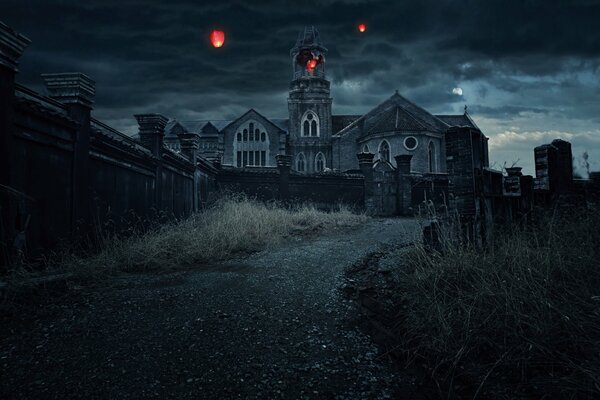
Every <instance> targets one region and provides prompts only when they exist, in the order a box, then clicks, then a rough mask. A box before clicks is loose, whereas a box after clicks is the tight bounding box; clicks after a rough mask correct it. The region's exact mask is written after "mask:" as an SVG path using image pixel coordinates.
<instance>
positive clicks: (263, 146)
mask: <svg viewBox="0 0 600 400" xmlns="http://www.w3.org/2000/svg"><path fill="white" fill-rule="evenodd" d="M236 138H237V140H234V141H233V163H232V164H233V165H235V166H237V167H238V168H243V167H246V166H251V167H264V166H269V157H270V149H269V135H268V134H267V130H266V128H265V127H264V125H262V124H261V123H260V122H257V121H253V120H250V121H248V122H246V123H244V124H241V125H240V126H239V127H238V131H237V133H236Z"/></svg>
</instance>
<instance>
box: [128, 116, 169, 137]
mask: <svg viewBox="0 0 600 400" xmlns="http://www.w3.org/2000/svg"><path fill="white" fill-rule="evenodd" d="M134 117H135V119H136V121H137V123H138V125H139V126H140V128H144V129H151V130H155V131H160V132H163V133H164V129H165V126H167V122H168V121H169V119H168V118H167V117H165V116H164V115H162V114H136V115H134Z"/></svg>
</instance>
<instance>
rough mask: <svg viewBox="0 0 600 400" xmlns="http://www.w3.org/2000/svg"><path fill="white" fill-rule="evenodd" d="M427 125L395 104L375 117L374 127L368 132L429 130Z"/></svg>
mask: <svg viewBox="0 0 600 400" xmlns="http://www.w3.org/2000/svg"><path fill="white" fill-rule="evenodd" d="M427 130H428V128H427V126H426V125H425V124H424V123H423V122H421V121H419V120H418V119H417V118H415V117H413V116H412V115H411V114H410V113H408V112H407V111H406V110H405V109H404V108H402V107H400V106H395V107H392V108H389V109H387V110H386V111H384V112H382V113H381V114H379V115H378V116H376V117H375V122H374V123H373V125H372V127H371V128H370V129H369V130H367V132H366V134H367V135H369V134H372V133H378V132H394V131H427Z"/></svg>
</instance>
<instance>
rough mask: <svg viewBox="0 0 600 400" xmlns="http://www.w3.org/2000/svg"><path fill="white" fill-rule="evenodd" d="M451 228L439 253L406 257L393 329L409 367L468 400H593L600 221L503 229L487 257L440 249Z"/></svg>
mask: <svg viewBox="0 0 600 400" xmlns="http://www.w3.org/2000/svg"><path fill="white" fill-rule="evenodd" d="M452 226H453V224H449V225H442V231H444V229H445V228H446V229H445V232H441V233H440V237H441V238H442V240H443V242H442V245H441V250H439V251H436V250H431V249H430V248H426V247H424V246H418V247H417V248H416V249H414V250H413V251H412V252H410V253H408V255H407V260H406V264H407V266H408V268H407V270H406V272H405V274H404V275H403V277H402V279H401V280H400V283H399V285H400V290H401V292H402V303H403V304H402V307H403V310H402V312H401V313H400V314H399V315H398V319H397V325H396V333H397V335H398V337H399V339H400V343H401V348H402V350H403V351H404V354H405V355H406V356H407V360H409V361H415V362H419V363H424V364H425V365H426V366H427V368H429V370H430V373H431V376H432V377H433V378H434V379H435V380H436V381H437V382H438V383H439V384H440V387H442V386H444V387H445V388H446V389H448V390H452V389H456V388H459V387H461V386H462V387H465V386H468V387H471V388H473V391H472V392H471V393H470V396H473V397H480V398H482V397H483V398H488V397H490V394H489V393H490V391H492V392H493V393H495V394H494V395H493V396H492V397H494V398H514V397H516V393H522V394H523V395H525V396H531V395H533V396H535V398H541V397H543V396H544V395H546V396H549V397H547V398H593V397H594V396H596V395H598V394H599V393H600V250H599V245H598V244H599V243H600V228H599V227H600V217H599V215H598V214H597V213H594V212H589V211H584V212H582V213H580V214H577V215H572V216H569V218H565V217H563V218H558V217H556V218H548V219H547V220H545V221H543V222H538V223H537V224H536V225H535V226H531V227H527V228H523V227H516V226H511V227H505V228H504V229H500V230H497V231H496V233H495V237H494V239H493V243H491V244H490V246H488V247H486V248H485V249H476V248H474V247H473V246H470V245H469V244H468V243H465V242H461V241H460V240H444V238H450V237H451V236H452V235H449V234H448V232H451V231H452ZM502 388H504V389H506V390H507V391H506V392H502V390H503V389H502ZM484 393H487V395H486V394H484ZM502 393H504V394H502Z"/></svg>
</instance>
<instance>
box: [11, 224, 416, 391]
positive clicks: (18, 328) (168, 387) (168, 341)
mask: <svg viewBox="0 0 600 400" xmlns="http://www.w3.org/2000/svg"><path fill="white" fill-rule="evenodd" d="M417 231H418V228H417V224H416V222H415V221H413V220H408V219H390V220H370V221H369V222H368V223H367V224H365V225H363V226H361V227H359V228H352V229H350V230H338V231H333V232H330V233H327V234H324V235H322V236H320V237H318V238H312V239H301V238H296V239H290V241H288V242H287V243H286V244H284V245H283V246H280V247H278V248H276V249H270V250H267V251H263V252H261V253H256V254H253V255H251V256H249V257H247V258H244V259H239V260H233V261H230V262H227V263H226V264H224V265H219V266H215V267H213V268H203V269H202V270H198V271H188V272H178V273H172V274H162V275H156V274H154V275H149V274H148V275H139V274H138V275H130V276H126V277H120V278H118V279H114V280H113V281H111V282H110V284H108V285H103V287H99V288H94V289H91V288H86V289H83V290H80V291H79V293H77V294H70V295H68V296H65V297H64V298H61V299H59V300H58V301H56V302H55V303H54V304H50V305H46V306H44V307H41V308H40V307H34V306H30V307H29V308H25V309H23V310H22V311H21V312H20V317H19V318H17V319H15V318H14V316H12V317H11V318H7V317H6V316H4V317H2V318H0V324H1V326H0V398H3V399H11V398H30V399H34V398H36V399H38V398H40V399H41V398H44V399H46V398H48V399H50V398H56V399H69V398H82V399H96V398H98V399H142V398H143V399H147V398H173V399H182V398H194V399H235V398H244V399H245V398H248V399H254V398H256V399H278V398H286V399H302V398H310V399H385V398H394V397H398V396H399V395H401V394H402V391H403V390H405V389H406V387H408V386H409V385H410V382H408V381H407V379H408V378H406V377H404V376H402V375H399V374H398V372H394V370H393V368H392V367H391V365H389V364H388V362H387V361H386V360H385V358H382V359H380V358H378V352H377V348H376V346H375V345H374V344H373V343H372V341H371V340H370V338H369V337H368V336H366V335H365V334H364V333H362V332H361V331H360V329H359V328H358V327H357V324H356V319H357V318H358V312H357V310H356V306H355V305H354V304H353V303H352V302H350V301H348V300H346V299H345V298H344V296H343V295H342V293H341V292H340V287H341V285H342V284H343V281H344V272H345V271H346V270H347V269H348V268H349V267H351V266H352V265H353V264H354V263H356V262H357V261H359V260H360V259H361V258H363V257H365V256H366V255H367V254H369V253H371V252H373V251H378V250H381V249H385V248H387V247H390V246H395V245H398V244H400V243H403V242H407V241H412V240H413V238H414V236H415V234H416V232H417Z"/></svg>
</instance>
